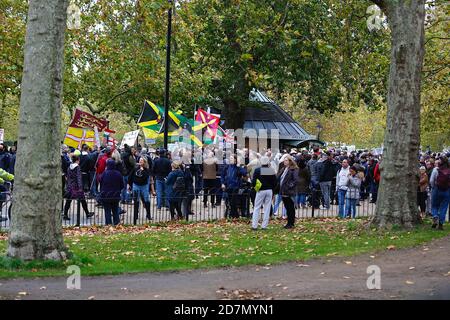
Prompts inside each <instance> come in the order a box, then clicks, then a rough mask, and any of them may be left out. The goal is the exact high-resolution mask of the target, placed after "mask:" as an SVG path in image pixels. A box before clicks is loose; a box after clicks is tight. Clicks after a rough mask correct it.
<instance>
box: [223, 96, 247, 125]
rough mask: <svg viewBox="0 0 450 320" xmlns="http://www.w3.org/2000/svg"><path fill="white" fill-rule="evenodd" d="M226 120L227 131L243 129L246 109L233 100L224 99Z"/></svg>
mask: <svg viewBox="0 0 450 320" xmlns="http://www.w3.org/2000/svg"><path fill="white" fill-rule="evenodd" d="M223 105H224V110H223V111H224V112H223V113H224V118H225V119H226V127H227V129H234V130H237V129H243V128H244V122H245V108H244V107H242V106H240V105H239V102H237V101H236V100H233V99H224V100H223Z"/></svg>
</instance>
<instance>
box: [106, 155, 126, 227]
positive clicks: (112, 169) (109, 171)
mask: <svg viewBox="0 0 450 320" xmlns="http://www.w3.org/2000/svg"><path fill="white" fill-rule="evenodd" d="M113 158H114V154H113ZM118 169H119V168H118V166H117V163H116V161H115V160H114V159H108V160H107V161H106V170H105V172H104V173H103V174H102V176H101V178H100V199H101V201H102V204H103V208H104V209H105V224H106V225H111V224H114V225H115V226H117V225H118V224H119V223H120V208H119V201H120V193H121V192H122V189H123V187H124V180H123V177H122V173H121V172H120V171H119V170H118ZM111 213H112V219H111Z"/></svg>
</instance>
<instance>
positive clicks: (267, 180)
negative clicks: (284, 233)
mask: <svg viewBox="0 0 450 320" xmlns="http://www.w3.org/2000/svg"><path fill="white" fill-rule="evenodd" d="M261 166H262V167H260V168H256V169H255V173H254V174H253V179H252V186H253V188H255V186H256V184H257V182H258V181H259V184H260V188H259V189H258V190H257V192H256V197H255V206H254V208H253V217H252V229H253V230H256V229H257V228H258V222H259V216H260V210H261V208H263V210H264V217H263V223H262V225H261V228H262V229H266V228H267V226H268V225H269V218H270V209H271V207H272V197H273V192H274V190H275V187H276V185H277V176H276V175H275V171H274V170H273V169H272V168H271V167H270V166H269V158H268V157H267V156H263V157H261Z"/></svg>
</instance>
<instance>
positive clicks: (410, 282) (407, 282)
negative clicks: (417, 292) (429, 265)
mask: <svg viewBox="0 0 450 320" xmlns="http://www.w3.org/2000/svg"><path fill="white" fill-rule="evenodd" d="M406 284H414V282H412V281H409V280H406Z"/></svg>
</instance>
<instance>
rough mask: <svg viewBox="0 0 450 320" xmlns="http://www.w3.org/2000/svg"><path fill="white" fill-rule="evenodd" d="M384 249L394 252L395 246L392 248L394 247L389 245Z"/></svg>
mask: <svg viewBox="0 0 450 320" xmlns="http://www.w3.org/2000/svg"><path fill="white" fill-rule="evenodd" d="M386 249H388V250H394V249H395V246H394V245H390V246H387V248H386Z"/></svg>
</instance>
